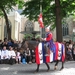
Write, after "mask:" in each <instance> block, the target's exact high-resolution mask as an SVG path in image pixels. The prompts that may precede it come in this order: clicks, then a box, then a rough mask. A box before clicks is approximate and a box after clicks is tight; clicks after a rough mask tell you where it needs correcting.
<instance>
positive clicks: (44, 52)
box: [42, 42, 46, 63]
mask: <svg viewBox="0 0 75 75" xmlns="http://www.w3.org/2000/svg"><path fill="white" fill-rule="evenodd" d="M42 52H43V63H46V57H45V54H46V50H45V49H44V42H42Z"/></svg>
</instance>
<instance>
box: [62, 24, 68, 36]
mask: <svg viewBox="0 0 75 75" xmlns="http://www.w3.org/2000/svg"><path fill="white" fill-rule="evenodd" d="M62 30H63V36H66V35H69V29H68V24H63V25H62Z"/></svg>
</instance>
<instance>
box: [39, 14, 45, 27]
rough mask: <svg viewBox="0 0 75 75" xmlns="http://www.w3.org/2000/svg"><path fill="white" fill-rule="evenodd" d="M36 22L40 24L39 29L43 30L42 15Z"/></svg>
mask: <svg viewBox="0 0 75 75" xmlns="http://www.w3.org/2000/svg"><path fill="white" fill-rule="evenodd" d="M38 22H39V24H40V27H41V28H44V24H43V18H42V14H41V13H40V15H39V18H38Z"/></svg>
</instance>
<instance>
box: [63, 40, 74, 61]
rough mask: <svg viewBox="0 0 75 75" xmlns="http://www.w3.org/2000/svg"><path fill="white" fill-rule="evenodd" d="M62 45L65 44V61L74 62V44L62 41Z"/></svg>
mask: <svg viewBox="0 0 75 75" xmlns="http://www.w3.org/2000/svg"><path fill="white" fill-rule="evenodd" d="M64 44H65V53H66V54H65V55H66V60H74V61H75V42H73V41H71V40H69V41H64Z"/></svg>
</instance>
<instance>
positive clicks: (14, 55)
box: [9, 46, 16, 65]
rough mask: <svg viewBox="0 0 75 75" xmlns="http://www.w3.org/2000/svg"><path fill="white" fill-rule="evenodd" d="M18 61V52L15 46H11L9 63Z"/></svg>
mask: <svg viewBox="0 0 75 75" xmlns="http://www.w3.org/2000/svg"><path fill="white" fill-rule="evenodd" d="M15 63H16V54H15V51H14V50H13V48H12V47H11V46H10V47H9V64H11V65H12V64H15Z"/></svg>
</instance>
